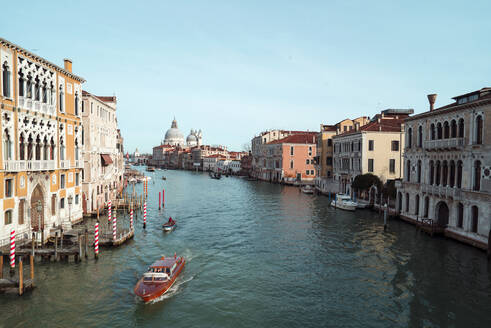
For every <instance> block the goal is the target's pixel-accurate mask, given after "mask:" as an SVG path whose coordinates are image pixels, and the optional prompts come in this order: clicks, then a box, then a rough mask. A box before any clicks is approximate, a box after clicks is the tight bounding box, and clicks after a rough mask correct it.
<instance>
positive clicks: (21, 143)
mask: <svg viewBox="0 0 491 328" xmlns="http://www.w3.org/2000/svg"><path fill="white" fill-rule="evenodd" d="M25 148H26V141H25V138H24V134H22V133H21V135H20V137H19V159H20V160H21V161H23V160H25V159H26V149H25Z"/></svg>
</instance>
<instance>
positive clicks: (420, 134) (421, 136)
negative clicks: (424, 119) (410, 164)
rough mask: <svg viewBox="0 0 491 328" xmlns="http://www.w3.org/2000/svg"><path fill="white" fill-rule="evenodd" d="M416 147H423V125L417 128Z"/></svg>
mask: <svg viewBox="0 0 491 328" xmlns="http://www.w3.org/2000/svg"><path fill="white" fill-rule="evenodd" d="M418 147H419V148H421V147H423V127H422V126H421V125H420V126H419V128H418Z"/></svg>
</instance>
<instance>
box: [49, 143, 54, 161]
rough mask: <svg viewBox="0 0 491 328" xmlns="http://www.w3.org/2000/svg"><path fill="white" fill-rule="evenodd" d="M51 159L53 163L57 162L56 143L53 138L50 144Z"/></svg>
mask: <svg viewBox="0 0 491 328" xmlns="http://www.w3.org/2000/svg"><path fill="white" fill-rule="evenodd" d="M49 159H50V160H51V161H54V160H55V141H54V140H53V138H51V142H50V143H49Z"/></svg>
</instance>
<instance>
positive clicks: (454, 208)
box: [396, 88, 491, 249]
mask: <svg viewBox="0 0 491 328" xmlns="http://www.w3.org/2000/svg"><path fill="white" fill-rule="evenodd" d="M428 99H429V101H430V110H429V111H427V112H424V113H421V114H418V115H415V116H412V117H410V118H408V119H406V121H405V124H406V134H405V136H406V142H405V154H404V161H405V169H404V179H403V180H402V182H400V183H398V184H397V189H398V193H397V205H396V207H397V211H398V212H399V213H400V215H401V217H402V218H405V219H406V220H409V221H412V222H416V220H419V221H420V222H421V220H425V222H427V223H428V222H431V223H432V226H433V228H434V229H436V231H437V232H443V233H444V234H445V235H446V236H449V237H451V238H455V239H458V240H460V241H463V242H466V243H469V244H471V245H474V246H477V247H480V248H484V249H486V248H487V244H488V235H489V232H490V229H491V88H483V89H481V90H476V91H473V92H470V93H467V94H464V95H460V96H457V97H454V98H453V99H454V100H455V102H453V103H451V104H449V105H446V106H443V107H440V108H436V109H435V108H434V102H435V99H436V95H429V96H428Z"/></svg>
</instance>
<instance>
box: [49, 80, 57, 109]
mask: <svg viewBox="0 0 491 328" xmlns="http://www.w3.org/2000/svg"><path fill="white" fill-rule="evenodd" d="M49 92H50V97H49V104H50V105H54V104H55V97H56V90H55V86H54V85H53V83H51V85H50V89H49Z"/></svg>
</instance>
